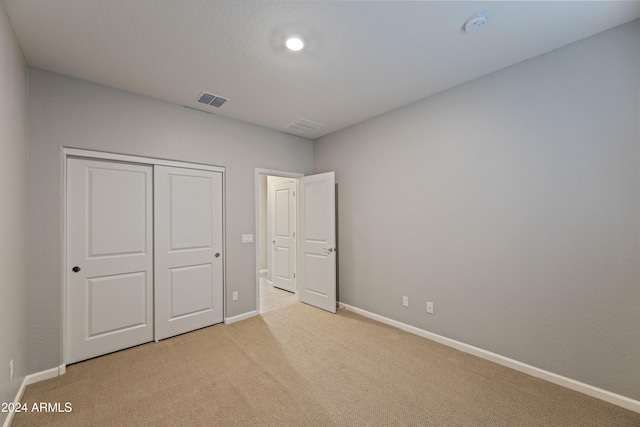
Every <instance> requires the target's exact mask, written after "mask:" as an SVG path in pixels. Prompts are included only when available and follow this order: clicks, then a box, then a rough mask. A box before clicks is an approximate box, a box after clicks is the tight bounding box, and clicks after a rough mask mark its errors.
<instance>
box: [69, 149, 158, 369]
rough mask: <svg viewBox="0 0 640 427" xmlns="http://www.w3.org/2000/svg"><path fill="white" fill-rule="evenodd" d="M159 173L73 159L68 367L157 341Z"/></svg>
mask: <svg viewBox="0 0 640 427" xmlns="http://www.w3.org/2000/svg"><path fill="white" fill-rule="evenodd" d="M152 200H153V195H152V167H151V166H145V165H138V164H128V163H118V162H109V161H95V160H87V159H76V158H69V159H68V160H67V222H66V231H67V264H66V270H67V271H66V277H67V295H66V298H67V353H66V356H67V357H66V363H74V362H78V361H80V360H84V359H89V358H91V357H95V356H99V355H102V354H106V353H110V352H113V351H116V350H121V349H123V348H127V347H131V346H134V345H138V344H142V343H145V342H148V341H152V340H153V317H152V316H153V297H152V296H153V240H152V238H153V236H152V233H153V224H152Z"/></svg>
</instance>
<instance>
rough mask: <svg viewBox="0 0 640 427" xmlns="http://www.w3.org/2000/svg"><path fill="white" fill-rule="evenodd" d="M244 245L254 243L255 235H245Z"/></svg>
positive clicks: (243, 237) (243, 238)
mask: <svg viewBox="0 0 640 427" xmlns="http://www.w3.org/2000/svg"><path fill="white" fill-rule="evenodd" d="M242 243H253V234H243V235H242Z"/></svg>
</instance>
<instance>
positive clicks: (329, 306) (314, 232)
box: [298, 172, 337, 313]
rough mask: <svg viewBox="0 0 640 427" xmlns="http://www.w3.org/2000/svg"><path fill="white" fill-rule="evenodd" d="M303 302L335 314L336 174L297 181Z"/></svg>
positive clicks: (301, 293) (299, 253)
mask: <svg viewBox="0 0 640 427" xmlns="http://www.w3.org/2000/svg"><path fill="white" fill-rule="evenodd" d="M298 191H299V194H298V226H299V227H298V248H299V249H298V289H299V295H300V301H302V302H304V303H307V304H311V305H313V306H316V307H318V308H321V309H323V310H327V311H330V312H332V313H335V312H336V256H337V255H336V220H335V173H334V172H327V173H323V174H318V175H310V176H305V177H302V178H299V179H298Z"/></svg>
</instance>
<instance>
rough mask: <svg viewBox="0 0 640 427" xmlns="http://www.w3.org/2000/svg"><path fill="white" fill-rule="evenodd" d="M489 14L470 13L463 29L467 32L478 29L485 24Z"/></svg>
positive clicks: (473, 31)
mask: <svg viewBox="0 0 640 427" xmlns="http://www.w3.org/2000/svg"><path fill="white" fill-rule="evenodd" d="M488 19H489V16H487V14H486V13H476V14H475V15H472V16H471V17H470V18H469V19H467V22H465V23H464V30H465V31H466V32H467V33H475V32H477V31H480V30H481V29H482V28H483V27H484V26H485V25H486V24H487V20H488Z"/></svg>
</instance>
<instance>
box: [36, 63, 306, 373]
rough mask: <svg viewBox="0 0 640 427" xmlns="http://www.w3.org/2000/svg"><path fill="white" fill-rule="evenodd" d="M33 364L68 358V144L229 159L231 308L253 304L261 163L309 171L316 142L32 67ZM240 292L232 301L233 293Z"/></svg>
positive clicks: (40, 366) (219, 161) (224, 162)
mask: <svg viewBox="0 0 640 427" xmlns="http://www.w3.org/2000/svg"><path fill="white" fill-rule="evenodd" d="M29 76H30V78H29V85H30V86H29V132H30V134H29V153H30V154H29V156H30V157H29V184H28V185H29V214H28V221H29V222H28V225H29V227H30V228H29V230H30V232H29V239H28V254H29V260H30V264H29V288H28V289H29V294H28V295H29V296H28V353H29V358H28V371H29V372H38V371H41V370H44V369H49V368H52V367H56V366H58V365H60V364H61V363H62V336H61V332H62V330H61V325H62V313H61V299H62V295H61V283H60V275H61V271H60V269H61V263H62V254H61V244H62V241H61V239H62V234H61V221H62V220H61V218H62V206H61V189H62V184H61V182H62V181H61V180H62V177H61V150H62V147H63V146H65V147H74V148H86V149H92V150H100V151H109V152H117V153H122V154H130V155H140V156H149V157H157V158H165V159H174V160H181V161H187V162H198V163H207V164H213V165H218V166H224V167H226V215H227V216H226V237H227V241H226V259H225V261H226V280H227V281H226V292H227V294H226V295H227V298H226V307H227V308H226V310H227V311H226V316H227V317H230V316H235V315H239V314H243V313H246V312H249V311H252V310H255V309H256V307H255V303H256V284H255V277H256V276H255V268H256V259H255V257H256V250H255V247H254V246H253V244H241V234H243V233H253V234H255V233H257V230H255V218H254V216H255V213H254V212H255V206H254V203H255V189H254V186H255V168H266V169H277V170H287V171H294V172H300V173H309V172H311V170H312V167H313V145H312V142H311V141H309V140H307V139H304V138H299V137H296V136H292V135H288V134H285V133H281V132H276V131H271V130H267V129H265V128H261V127H258V126H253V125H249V124H245V123H242V122H238V121H234V120H229V119H225V118H222V117H220V116H216V115H210V114H206V113H202V112H198V111H193V110H189V109H186V108H184V107H181V106H177V105H172V104H168V103H164V102H160V101H157V100H154V99H151V98H146V97H143V96H139V95H134V94H131V93H128V92H124V91H120V90H116V89H112V88H108V87H105V86H101V85H97V84H94V83H90V82H87V81H83V80H78V79H74V78H71V77H65V76H61V75H57V74H53V73H49V72H46V71H42V70H39V69H30V72H29ZM233 291H238V292H239V296H240V298H239V300H238V301H231V292H233Z"/></svg>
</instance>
